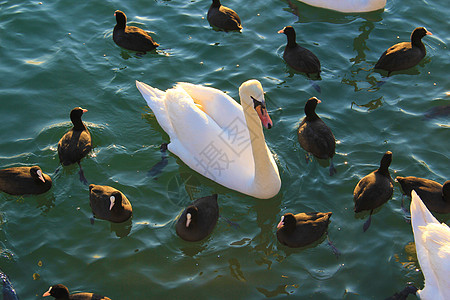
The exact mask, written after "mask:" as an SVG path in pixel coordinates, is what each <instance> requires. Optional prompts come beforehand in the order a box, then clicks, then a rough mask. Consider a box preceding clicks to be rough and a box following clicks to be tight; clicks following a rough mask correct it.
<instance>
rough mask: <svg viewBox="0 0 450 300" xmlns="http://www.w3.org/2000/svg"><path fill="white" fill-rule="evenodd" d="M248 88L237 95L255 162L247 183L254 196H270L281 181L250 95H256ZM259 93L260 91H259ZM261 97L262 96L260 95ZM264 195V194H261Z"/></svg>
mask: <svg viewBox="0 0 450 300" xmlns="http://www.w3.org/2000/svg"><path fill="white" fill-rule="evenodd" d="M248 92H249V90H248V89H246V88H245V87H244V88H241V89H240V90H239V96H240V98H241V105H242V109H243V110H244V116H245V121H246V123H247V127H248V130H249V133H250V141H251V147H252V152H253V159H254V163H255V177H254V179H253V182H250V183H249V184H250V185H251V186H250V189H251V190H252V192H251V193H250V194H251V195H252V196H254V197H258V198H263V199H267V198H271V197H273V196H275V195H276V194H277V193H278V191H279V190H280V186H281V181H280V176H279V173H278V167H277V166H276V164H275V161H274V160H273V158H272V154H271V153H270V150H269V148H268V147H267V145H266V142H265V138H264V132H263V129H262V126H261V120H260V119H259V117H258V114H257V113H256V111H255V109H254V108H253V103H252V100H251V97H250V96H253V97H256V96H258V95H250V94H248ZM261 95H263V94H262V91H261ZM262 97H263V96H262ZM262 195H264V196H262Z"/></svg>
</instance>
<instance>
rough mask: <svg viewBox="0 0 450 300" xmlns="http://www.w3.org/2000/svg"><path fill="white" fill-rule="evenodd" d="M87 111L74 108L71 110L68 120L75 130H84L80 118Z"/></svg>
mask: <svg viewBox="0 0 450 300" xmlns="http://www.w3.org/2000/svg"><path fill="white" fill-rule="evenodd" d="M87 111H88V110H87V109H83V108H81V107H75V108H74V109H72V111H71V112H70V120H71V121H72V123H73V126H74V127H75V129H84V125H83V123H82V122H81V116H82V115H83V114H84V113H85V112H87Z"/></svg>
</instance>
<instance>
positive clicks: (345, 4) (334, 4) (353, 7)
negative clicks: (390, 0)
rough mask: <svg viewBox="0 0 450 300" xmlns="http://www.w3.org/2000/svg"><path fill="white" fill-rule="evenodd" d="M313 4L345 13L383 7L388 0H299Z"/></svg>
mask: <svg viewBox="0 0 450 300" xmlns="http://www.w3.org/2000/svg"><path fill="white" fill-rule="evenodd" d="M299 1H300V2H303V3H306V4H308V5H311V6H316V7H321V8H327V9H332V10H337V11H340V12H344V13H358V12H369V11H375V10H379V9H383V8H384V7H385V6H386V0H299Z"/></svg>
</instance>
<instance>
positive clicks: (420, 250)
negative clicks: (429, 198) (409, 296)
mask: <svg viewBox="0 0 450 300" xmlns="http://www.w3.org/2000/svg"><path fill="white" fill-rule="evenodd" d="M411 195H412V200H411V225H412V228H413V232H414V241H415V244H416V252H417V258H418V259H419V264H420V268H421V269H422V273H423V276H424V277H425V286H424V288H423V289H422V290H419V291H417V294H418V295H419V296H420V298H421V299H425V300H428V299H430V300H431V299H433V300H448V299H450V228H449V227H448V226H447V225H446V224H445V223H439V221H438V220H436V218H435V217H434V216H433V215H432V214H431V213H430V212H429V211H428V209H427V207H426V206H425V204H423V202H422V200H421V199H420V197H419V196H418V195H417V193H416V192H415V191H414V190H413V191H412V192H411Z"/></svg>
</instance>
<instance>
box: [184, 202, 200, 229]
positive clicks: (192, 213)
mask: <svg viewBox="0 0 450 300" xmlns="http://www.w3.org/2000/svg"><path fill="white" fill-rule="evenodd" d="M197 216H198V208H197V207H196V206H194V205H191V206H188V208H186V227H187V228H189V226H191V224H195V222H196V221H197Z"/></svg>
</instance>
